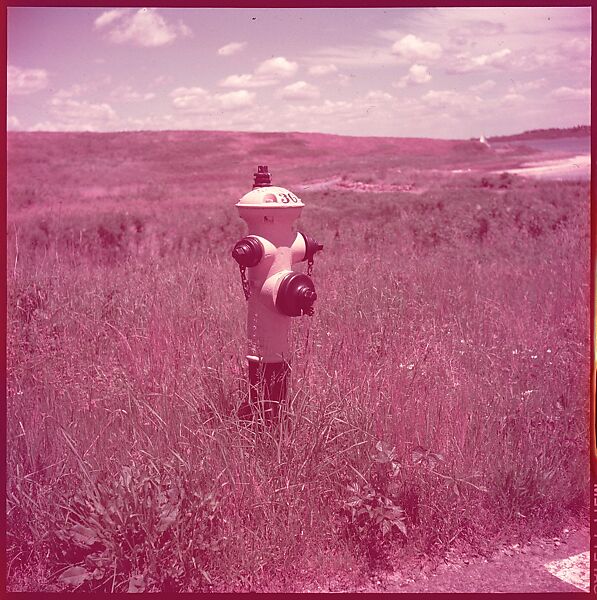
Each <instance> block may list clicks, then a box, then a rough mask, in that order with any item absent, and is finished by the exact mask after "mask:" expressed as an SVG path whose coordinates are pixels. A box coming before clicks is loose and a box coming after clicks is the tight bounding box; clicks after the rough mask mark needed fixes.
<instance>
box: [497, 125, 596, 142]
mask: <svg viewBox="0 0 597 600" xmlns="http://www.w3.org/2000/svg"><path fill="white" fill-rule="evenodd" d="M588 135H591V126H590V125H577V126H576V127H568V128H565V129H560V128H557V127H555V128H550V129H531V130H530V131H524V132H523V133H516V134H514V135H496V136H493V137H490V138H488V139H489V141H490V142H515V141H524V140H537V139H541V140H545V139H557V138H563V137H584V136H588Z"/></svg>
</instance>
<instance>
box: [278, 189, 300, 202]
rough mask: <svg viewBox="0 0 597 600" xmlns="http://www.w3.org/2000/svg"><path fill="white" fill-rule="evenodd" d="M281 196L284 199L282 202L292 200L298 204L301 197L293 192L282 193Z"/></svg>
mask: <svg viewBox="0 0 597 600" xmlns="http://www.w3.org/2000/svg"><path fill="white" fill-rule="evenodd" d="M280 197H281V199H282V204H288V203H289V202H291V201H292V202H294V203H295V204H296V203H297V202H298V201H299V199H298V198H297V197H296V196H295V195H294V194H292V193H291V192H289V193H288V194H280Z"/></svg>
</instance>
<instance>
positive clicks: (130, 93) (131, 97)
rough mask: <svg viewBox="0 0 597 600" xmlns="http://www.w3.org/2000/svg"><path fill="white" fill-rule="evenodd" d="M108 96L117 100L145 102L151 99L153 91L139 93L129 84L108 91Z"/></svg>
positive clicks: (153, 96) (153, 95)
mask: <svg viewBox="0 0 597 600" xmlns="http://www.w3.org/2000/svg"><path fill="white" fill-rule="evenodd" d="M110 98H112V99H113V100H117V101H119V102H145V101H147V100H153V98H155V94H154V93H153V92H146V93H144V94H143V93H140V92H137V91H135V90H134V89H133V88H132V86H130V85H121V86H119V87H117V88H115V89H113V90H112V92H110Z"/></svg>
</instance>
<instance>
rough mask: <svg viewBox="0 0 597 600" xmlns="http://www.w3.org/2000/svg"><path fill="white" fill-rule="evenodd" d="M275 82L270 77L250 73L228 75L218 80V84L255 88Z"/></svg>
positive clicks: (275, 80)
mask: <svg viewBox="0 0 597 600" xmlns="http://www.w3.org/2000/svg"><path fill="white" fill-rule="evenodd" d="M276 82H277V79H275V78H272V77H257V76H255V75H252V74H251V73H245V74H243V75H228V77H226V78H225V79H222V80H221V81H220V82H219V85H220V86H222V87H230V88H256V87H265V86H268V85H273V84H274V83H276Z"/></svg>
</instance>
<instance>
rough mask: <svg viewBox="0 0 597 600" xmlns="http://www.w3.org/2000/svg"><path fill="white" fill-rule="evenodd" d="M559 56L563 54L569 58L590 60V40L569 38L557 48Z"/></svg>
mask: <svg viewBox="0 0 597 600" xmlns="http://www.w3.org/2000/svg"><path fill="white" fill-rule="evenodd" d="M559 54H564V55H566V56H568V57H569V58H590V56H591V40H590V38H586V39H581V38H571V39H569V40H566V41H565V42H563V43H562V44H560V46H559Z"/></svg>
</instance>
